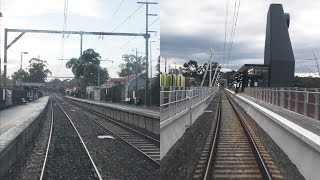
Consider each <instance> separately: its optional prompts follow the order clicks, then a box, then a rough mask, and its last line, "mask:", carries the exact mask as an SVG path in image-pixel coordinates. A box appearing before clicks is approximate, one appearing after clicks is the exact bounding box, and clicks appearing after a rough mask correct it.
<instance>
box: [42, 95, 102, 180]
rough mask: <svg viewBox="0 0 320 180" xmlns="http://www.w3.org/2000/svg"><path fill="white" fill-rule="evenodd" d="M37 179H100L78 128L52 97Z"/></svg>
mask: <svg viewBox="0 0 320 180" xmlns="http://www.w3.org/2000/svg"><path fill="white" fill-rule="evenodd" d="M51 100H52V101H51V107H52V110H51V127H50V134H49V139H48V145H47V150H46V154H45V159H44V162H43V166H42V170H41V175H40V179H102V178H101V175H100V173H99V171H98V169H97V167H96V165H95V163H94V162H93V160H92V158H91V155H90V153H89V151H88V149H87V147H86V145H85V144H84V141H83V140H82V137H81V136H80V134H79V132H78V130H77V129H76V127H75V126H74V124H73V122H72V121H71V119H70V118H69V116H68V115H67V114H66V113H65V111H64V110H63V109H62V108H61V106H60V105H59V103H58V102H57V101H56V100H55V98H54V97H52V98H51Z"/></svg>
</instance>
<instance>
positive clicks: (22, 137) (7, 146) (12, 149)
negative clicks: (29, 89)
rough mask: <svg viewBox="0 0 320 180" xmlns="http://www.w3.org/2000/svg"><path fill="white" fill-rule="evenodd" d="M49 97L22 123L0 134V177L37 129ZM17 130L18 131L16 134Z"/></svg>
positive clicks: (5, 172)
mask: <svg viewBox="0 0 320 180" xmlns="http://www.w3.org/2000/svg"><path fill="white" fill-rule="evenodd" d="M48 102H49V98H48V99H47V100H46V101H44V102H43V106H42V107H40V108H38V109H36V110H35V111H34V112H33V113H32V114H31V115H29V116H28V117H25V118H26V120H25V121H24V122H23V123H20V124H17V126H16V127H14V128H11V129H10V130H9V131H7V132H5V133H4V134H2V135H1V140H0V179H1V178H2V177H3V176H5V175H6V174H7V172H8V170H9V168H10V166H11V165H13V164H14V163H15V162H16V160H17V157H18V156H19V155H20V154H21V153H22V152H23V151H24V150H25V146H26V145H27V144H28V143H29V142H31V141H32V138H33V135H34V134H35V132H37V131H38V125H39V121H40V120H41V119H42V118H44V115H45V113H46V109H47V106H48ZM17 132H20V133H18V135H17Z"/></svg>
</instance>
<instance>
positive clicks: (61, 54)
mask: <svg viewBox="0 0 320 180" xmlns="http://www.w3.org/2000/svg"><path fill="white" fill-rule="evenodd" d="M68 4H69V0H65V1H64V10H63V25H62V31H63V32H65V31H66V29H67V19H68ZM65 38H66V37H65V33H63V34H62V37H61V44H60V53H59V57H60V58H61V59H63V58H64V45H65ZM61 65H62V62H59V68H58V72H57V74H59V73H60V70H61Z"/></svg>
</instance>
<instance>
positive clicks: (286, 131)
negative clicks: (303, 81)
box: [227, 91, 320, 179]
mask: <svg viewBox="0 0 320 180" xmlns="http://www.w3.org/2000/svg"><path fill="white" fill-rule="evenodd" d="M227 92H228V93H229V94H230V96H231V98H232V99H233V100H234V101H235V102H237V103H238V104H239V105H240V106H241V107H242V108H243V109H244V110H245V111H246V112H247V113H248V114H249V115H250V116H251V117H252V118H253V119H254V120H255V121H256V122H257V123H258V124H259V126H260V127H261V128H262V129H263V130H264V131H266V132H267V133H268V134H269V136H270V137H271V138H272V139H273V140H274V141H275V142H276V143H277V145H278V146H279V147H280V148H281V149H282V150H283V151H284V152H285V153H286V154H287V156H288V157H289V158H290V160H291V161H292V162H293V163H294V164H295V165H296V166H297V168H298V169H299V171H300V172H301V174H302V175H303V176H304V177H305V178H306V179H319V177H320V171H319V167H320V137H319V136H317V135H316V134H313V133H312V132H310V131H308V130H306V129H304V128H302V127H300V126H298V125H296V124H294V123H292V122H290V121H288V120H286V119H285V118H283V117H281V116H279V115H277V114H275V113H273V112H271V111H268V110H267V109H265V108H264V107H262V106H259V105H257V104H256V103H254V102H251V101H248V100H246V99H245V98H243V97H239V96H237V95H234V94H233V93H232V92H231V91H227Z"/></svg>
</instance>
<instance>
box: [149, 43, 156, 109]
mask: <svg viewBox="0 0 320 180" xmlns="http://www.w3.org/2000/svg"><path fill="white" fill-rule="evenodd" d="M153 42H155V41H150V76H151V77H150V79H151V80H150V106H152V54H151V52H152V48H151V45H152V43H153Z"/></svg>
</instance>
